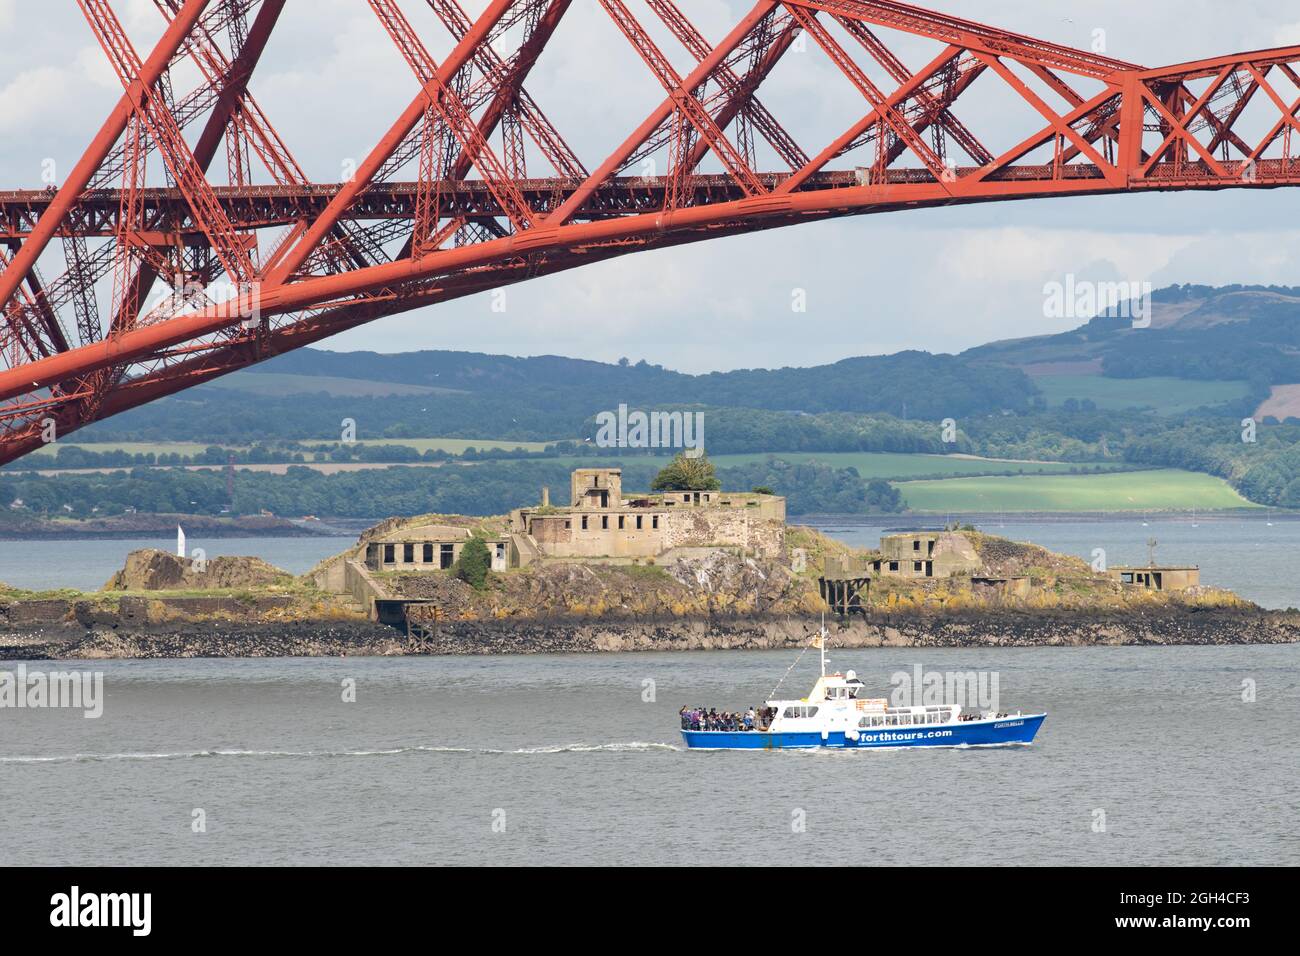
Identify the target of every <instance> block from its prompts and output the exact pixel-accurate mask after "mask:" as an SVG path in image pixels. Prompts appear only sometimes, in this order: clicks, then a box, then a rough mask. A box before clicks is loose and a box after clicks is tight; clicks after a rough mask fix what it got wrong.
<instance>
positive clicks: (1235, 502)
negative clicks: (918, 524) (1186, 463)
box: [896, 469, 1259, 512]
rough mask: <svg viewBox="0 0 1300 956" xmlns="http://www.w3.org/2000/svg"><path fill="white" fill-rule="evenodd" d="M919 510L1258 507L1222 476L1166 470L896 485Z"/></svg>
mask: <svg viewBox="0 0 1300 956" xmlns="http://www.w3.org/2000/svg"><path fill="white" fill-rule="evenodd" d="M896 487H897V488H898V490H899V491H900V492H902V494H903V498H904V500H905V501H906V502H907V505H908V507H909V508H911V509H912V510H913V511H931V512H962V511H979V512H1018V511H1190V510H1193V509H1195V510H1198V511H1219V510H1224V509H1229V508H1257V507H1259V506H1258V505H1255V504H1253V503H1252V502H1249V501H1247V500H1246V499H1245V498H1243V497H1241V495H1239V494H1237V492H1236V491H1234V490H1233V489H1232V487H1231V486H1230V485H1229V484H1228V483H1227V482H1226V481H1223V480H1222V479H1221V478H1215V477H1212V476H1210V475H1201V474H1196V473H1195V472H1190V471H1176V470H1173V469H1165V470H1159V471H1131V472H1125V473H1123V474H1111V475H1033V476H1027V477H1023V478H1022V477H1013V478H950V479H946V480H941V481H905V482H900V483H898V484H897V485H896Z"/></svg>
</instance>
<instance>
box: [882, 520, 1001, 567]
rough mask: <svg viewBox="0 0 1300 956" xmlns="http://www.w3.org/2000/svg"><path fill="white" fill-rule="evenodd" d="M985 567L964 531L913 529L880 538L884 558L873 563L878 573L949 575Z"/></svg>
mask: <svg viewBox="0 0 1300 956" xmlns="http://www.w3.org/2000/svg"><path fill="white" fill-rule="evenodd" d="M982 567H983V562H981V561H980V558H979V555H978V554H977V553H976V551H975V546H974V545H973V544H971V541H970V538H968V537H966V536H965V535H964V534H962V533H961V532H960V531H910V532H907V533H906V534H888V535H883V536H882V537H881V539H880V557H878V558H876V559H874V560H873V561H872V562H871V570H872V572H873V573H874V574H876V575H878V576H891V575H892V576H897V577H904V578H949V577H952V576H953V575H954V574H971V573H974V572H977V571H979V570H980V569H981V568H982Z"/></svg>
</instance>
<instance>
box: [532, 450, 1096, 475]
mask: <svg viewBox="0 0 1300 956" xmlns="http://www.w3.org/2000/svg"><path fill="white" fill-rule="evenodd" d="M670 457H671V456H669V455H660V456H658V457H657V459H656V458H642V457H640V456H636V457H634V456H630V455H629V456H628V457H627V458H620V457H619V456H617V455H613V456H610V457H608V458H595V459H593V458H578V457H573V456H561V457H559V458H549V459H547V460H548V461H552V462H555V463H557V464H561V465H564V466H566V467H570V468H592V467H596V466H599V465H602V464H605V465H609V466H610V467H617V466H619V465H626V464H628V463H630V462H635V461H654V460H658V461H660V462H663V463H667V462H668V460H669V458H670ZM769 457H770V458H779V459H781V460H782V461H788V462H791V463H797V462H805V461H819V462H821V463H823V464H826V465H830V466H831V467H833V468H856V469H857V470H858V474H859V475H861V476H862V477H863V478H866V479H868V480H870V479H872V478H888V479H891V480H895V479H896V480H907V479H909V478H921V477H929V476H932V475H953V476H961V475H987V474H989V473H990V472H993V473H1002V472H1022V471H1023V472H1024V473H1025V474H1027V475H1037V474H1045V475H1056V474H1068V473H1069V471H1070V469H1071V468H1085V467H1086V468H1092V467H1094V465H1092V464H1091V463H1088V464H1072V463H1070V462H1059V461H1046V462H1044V461H998V460H995V459H992V458H974V457H966V456H959V455H913V454H893V453H889V452H865V451H844V452H838V451H836V452H813V451H778V452H770V453H769V452H753V453H746V454H735V455H710V456H709V461H711V462H713V464H714V465H716V466H717V467H718V468H735V467H740V466H743V465H751V464H754V463H755V462H763V461H766V460H767V459H768V458H769ZM1111 467H1114V466H1111Z"/></svg>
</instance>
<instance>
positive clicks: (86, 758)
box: [0, 740, 683, 764]
mask: <svg viewBox="0 0 1300 956" xmlns="http://www.w3.org/2000/svg"><path fill="white" fill-rule="evenodd" d="M682 749H683V748H681V747H679V746H676V745H674V744H665V743H649V742H644V741H636V740H634V741H631V742H628V743H605V744H560V745H554V746H542V747H521V748H518V749H516V750H494V749H491V748H486V747H433V746H414V747H391V748H385V749H382V750H228V749H213V750H179V751H171V752H163V753H116V754H58V755H51V756H21V755H15V756H0V764H47V763H99V762H108V761H116V760H126V761H148V760H195V759H202V758H208V757H263V758H271V757H299V758H303V757H398V756H406V755H414V754H462V755H473V754H481V755H484V756H540V755H547V754H566V753H656V752H667V753H673V752H678V751H680V750H682Z"/></svg>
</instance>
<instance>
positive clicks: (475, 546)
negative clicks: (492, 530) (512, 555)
mask: <svg viewBox="0 0 1300 956" xmlns="http://www.w3.org/2000/svg"><path fill="white" fill-rule="evenodd" d="M491 570H492V556H491V554H489V553H488V546H487V542H486V541H484V540H483V539H482V538H480V537H478V536H477V535H476V536H475V537H472V538H470V539H469V540H468V541H466V542H465V547H463V548H461V549H460V557H459V558H458V559H457V560H456V567H455V570H454V572H453V573H454V574H455V575H456V577H458V578H460V579H461V580H462V581H464V582H465V583H466V584H468V585H469V586H470V587H472V588H474V589H475V590H477V591H482V590H483V589H484V588H485V587H487V578H488V572H489V571H491Z"/></svg>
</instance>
